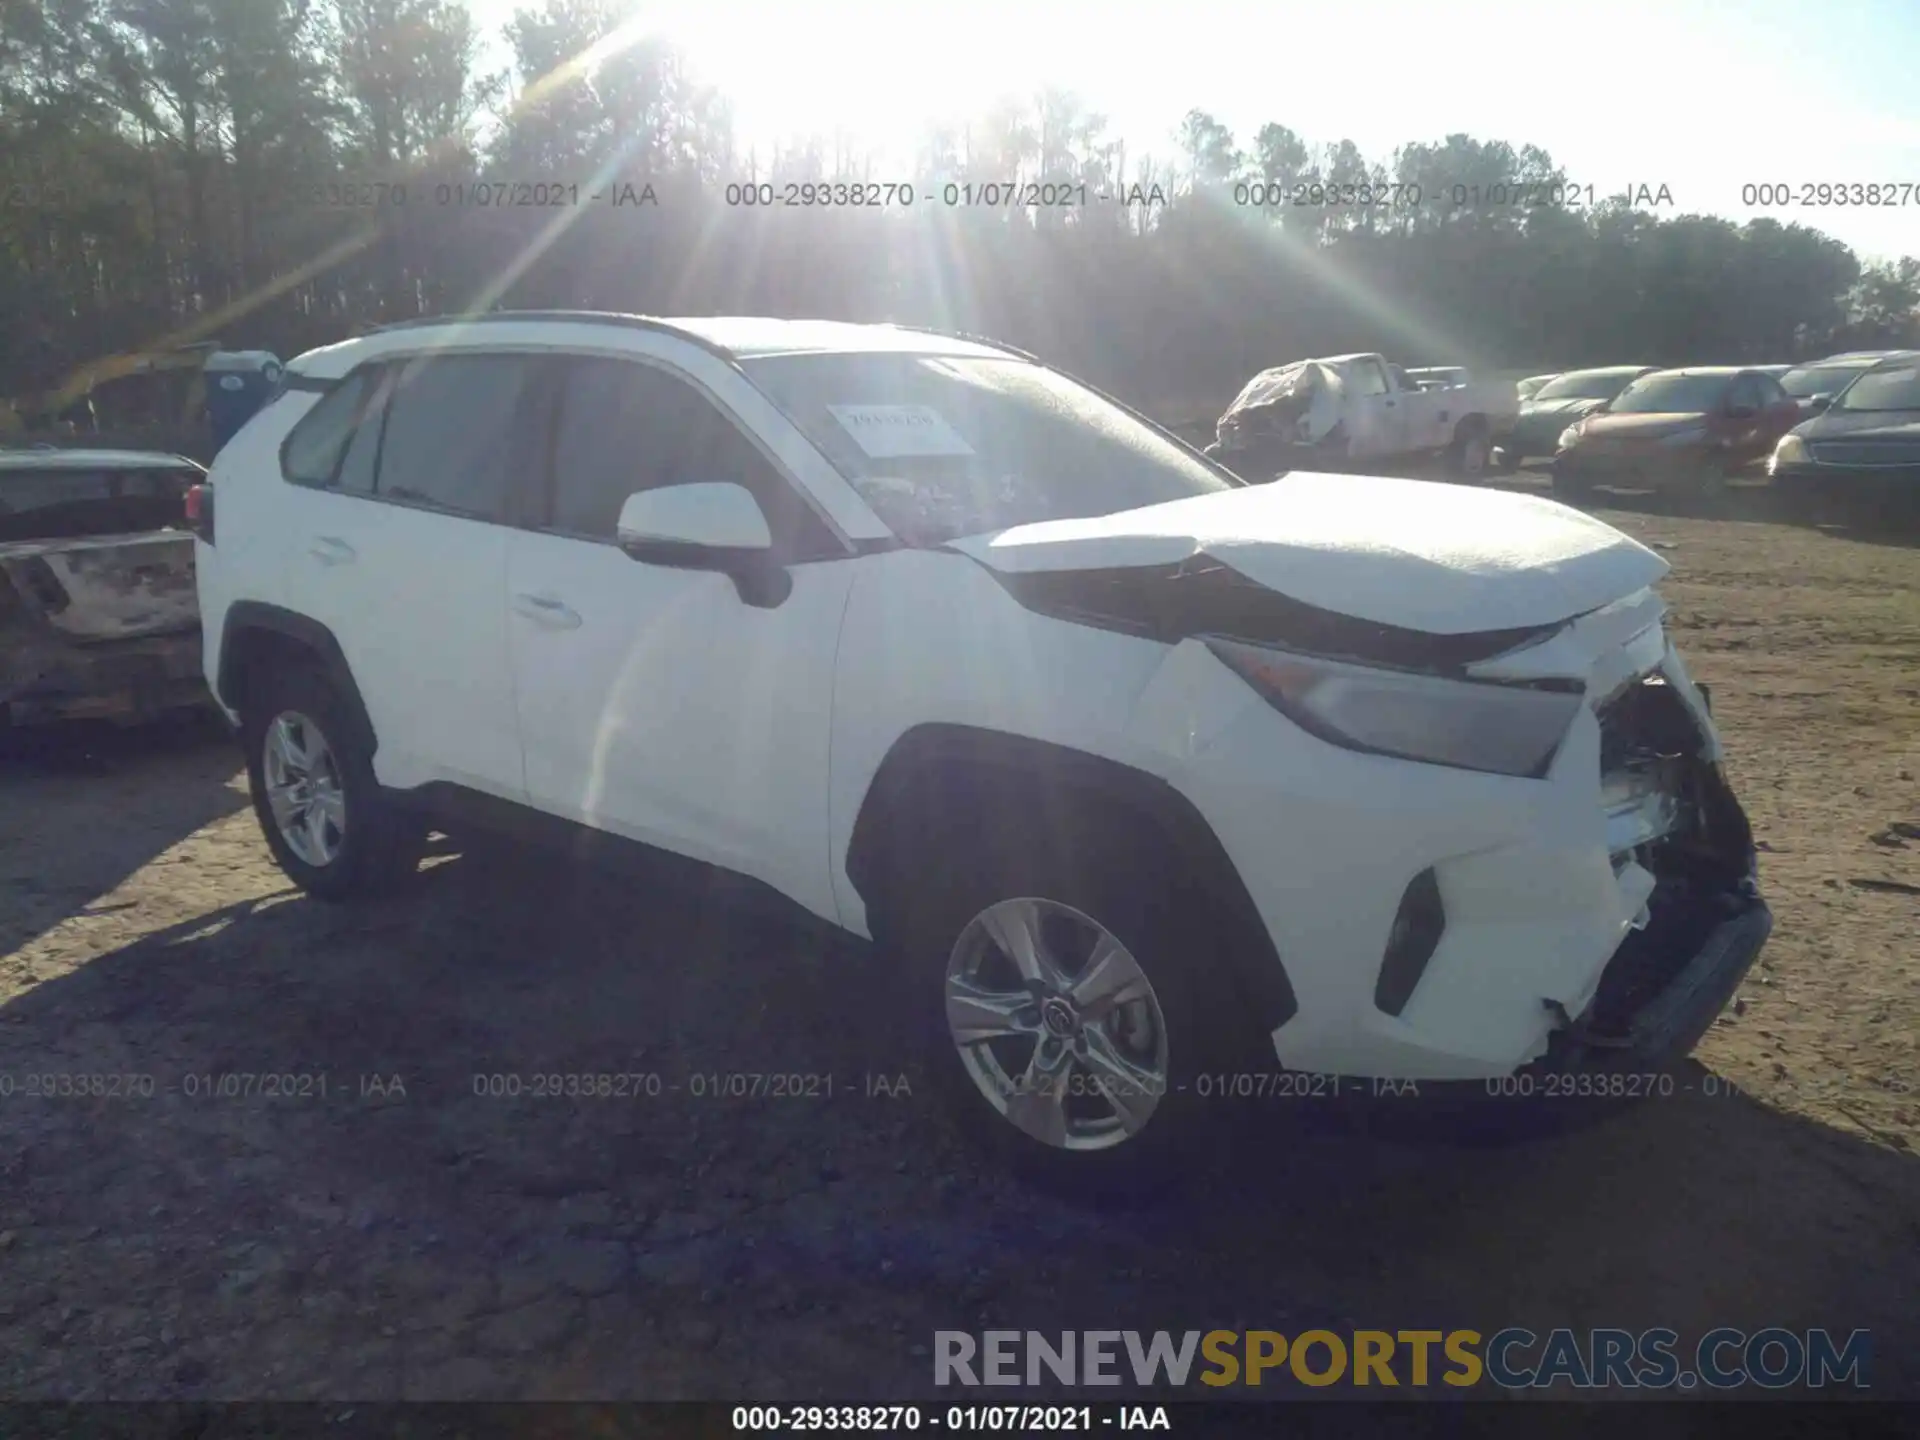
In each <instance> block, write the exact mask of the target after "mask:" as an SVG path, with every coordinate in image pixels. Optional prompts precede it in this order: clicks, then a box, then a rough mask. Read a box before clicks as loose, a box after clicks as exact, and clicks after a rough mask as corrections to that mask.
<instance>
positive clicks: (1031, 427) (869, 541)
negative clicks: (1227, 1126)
mask: <svg viewBox="0 0 1920 1440" xmlns="http://www.w3.org/2000/svg"><path fill="white" fill-rule="evenodd" d="M1368 358H1370V359H1372V360H1373V361H1374V362H1375V363H1378V357H1368ZM289 368H290V370H291V371H292V372H293V375H294V380H293V383H292V384H291V385H290V387H289V389H288V390H287V391H286V393H285V394H284V395H283V396H282V398H281V399H280V400H278V401H276V402H275V403H274V404H273V405H270V406H269V407H268V408H267V409H266V410H264V411H262V412H261V414H260V415H259V416H258V417H256V418H255V419H254V421H253V422H251V423H250V424H249V425H248V426H247V427H246V429H244V430H243V431H241V432H240V434H239V435H238V436H237V437H236V438H235V439H234V440H233V441H232V442H230V443H229V444H228V445H227V447H226V448H225V449H224V450H222V451H221V452H220V455H219V457H218V459H217V461H216V462H215V465H214V470H213V476H212V479H211V481H210V488H211V489H212V490H213V491H215V492H216V493H217V497H218V501H219V506H218V512H217V514H215V513H214V512H213V511H212V510H211V509H207V508H205V507H203V508H202V511H201V516H202V530H201V534H200V539H199V541H198V547H199V555H200V566H199V584H200V593H201V597H202V603H203V606H204V611H205V616H206V625H205V638H206V674H207V678H208V680H209V682H210V683H211V685H212V686H213V688H214V690H215V692H216V693H217V694H218V696H219V697H220V700H221V703H222V704H223V705H224V706H226V707H227V709H228V710H229V712H230V714H231V715H232V716H233V718H235V719H236V720H237V721H238V723H239V726H240V733H241V735H242V738H243V741H244V744H245V747H246V756H247V766H248V773H249V783H250V786H251V789H252V792H253V796H254V808H255V812H256V814H257V816H258V818H259V821H260V824H261V827H262V831H263V833H264V836H265V838H266V841H267V844H268V845H269V847H270V848H271V849H272V852H273V855H274V857H275V859H276V860H277V861H278V862H279V864H280V866H281V867H282V868H283V869H284V870H285V871H286V873H287V875H288V876H289V877H290V878H291V879H292V880H293V881H294V882H295V883H296V884H297V885H299V886H300V887H301V888H302V889H304V890H306V891H308V892H309V893H311V894H313V895H315V896H318V897H320V898H323V899H326V900H331V901H347V900H355V899H360V898H363V897H367V896H371V895H375V894H379V893H381V892H382V891H384V890H390V889H392V888H393V887H395V886H396V885H399V884H402V883H403V882H405V881H406V880H407V879H408V878H409V877H410V876H412V875H413V874H414V873H415V872H416V871H417V869H418V862H419V857H420V853H421V845H422V843H423V841H424V838H425V836H426V834H427V832H428V830H429V829H430V828H437V823H446V822H444V821H442V820H441V817H444V816H448V815H451V816H455V817H463V818H464V819H465V821H466V822H467V823H469V824H474V823H486V822H487V821H488V820H489V819H490V820H492V821H493V822H496V823H498V824H501V825H504V826H506V827H507V828H509V829H510V830H513V831H516V832H518V833H520V834H523V835H536V836H537V835H541V834H543V833H544V834H546V835H548V836H549V837H550V838H552V839H554V840H556V841H559V842H561V843H562V844H563V845H565V846H566V847H567V850H568V853H570V854H573V855H580V856H584V855H598V856H601V857H606V858H611V857H614V856H618V855H620V854H623V853H639V854H643V855H649V854H650V855H651V857H652V858H653V861H654V863H655V866H656V867H657V866H658V863H659V856H660V852H663V851H664V852H666V853H667V854H668V855H672V856H678V857H680V860H681V861H682V862H683V866H676V867H674V869H676V870H682V873H684V874H685V875H686V877H687V879H689V880H697V882H698V883H700V885H701V888H703V889H705V888H708V887H709V886H711V885H712V884H714V882H715V881H716V880H720V879H724V877H725V876H726V875H731V876H732V877H733V879H735V880H738V881H741V882H742V888H750V889H751V890H752V891H753V892H754V893H758V894H765V893H766V892H767V891H768V890H771V891H772V892H775V893H777V894H779V895H781V896H784V897H785V898H786V900H787V901H788V902H790V905H791V906H792V907H794V910H793V912H792V913H794V914H796V915H798V914H803V913H804V914H810V915H812V916H813V917H815V918H816V919H817V920H818V921H824V922H826V923H828V924H832V925H837V926H839V927H841V928H843V929H845V930H847V931H850V932H852V933H853V934H854V935H856V936H860V937H863V938H864V937H871V938H872V939H874V940H875V941H877V942H878V945H879V948H880V958H881V959H882V960H883V961H884V963H883V964H881V965H878V966H876V967H873V968H872V969H869V968H868V967H865V966H862V967H860V968H859V969H858V970H857V971H855V970H848V971H847V973H846V975H845V977H844V981H843V983H845V984H848V985H858V986H859V987H860V988H859V989H858V992H857V999H856V1002H855V1003H858V1004H860V1005H862V1006H865V1007H869V1008H872V1009H874V1010H876V1011H878V1012H879V1013H881V1014H883V1015H884V1016H885V1017H886V1020H887V1022H888V1023H889V1024H890V1025H891V1027H892V1028H893V1030H894V1031H895V1032H896V1033H897V1034H898V1036H899V1038H900V1043H901V1044H902V1046H903V1047H911V1049H912V1050H913V1051H914V1052H915V1054H916V1056H917V1058H918V1059H919V1060H921V1061H922V1062H923V1063H924V1065H925V1073H926V1075H927V1077H928V1079H929V1080H930V1081H931V1082H932V1084H933V1085H935V1086H937V1087H939V1089H940V1091H941V1092H942V1093H943V1094H944V1095H946V1096H947V1097H948V1099H949V1101H950V1103H951V1104H952V1105H953V1107H954V1113H955V1116H956V1118H957V1119H958V1120H959V1121H960V1123H961V1124H963V1125H965V1126H966V1127H968V1128H969V1129H970V1130H972V1131H973V1132H974V1133H975V1134H976V1135H977V1136H979V1137H981V1138H983V1139H984V1140H986V1141H987V1142H988V1143H990V1144H992V1145H994V1146H996V1147H998V1149H999V1150H1000V1152H1001V1153H1002V1154H1003V1155H1005V1156H1006V1157H1008V1158H1009V1159H1011V1160H1012V1161H1013V1162H1014V1163H1015V1164H1018V1165H1021V1166H1023V1167H1037V1168H1038V1169H1039V1170H1040V1171H1041V1172H1042V1173H1044V1174H1047V1175H1049V1176H1051V1177H1053V1178H1056V1179H1059V1180H1062V1181H1064V1182H1066V1183H1068V1184H1070V1185H1073V1186H1075V1187H1084V1189H1086V1190H1088V1191H1091V1192H1093V1193H1096V1194H1098V1193H1102V1192H1104V1191H1106V1190H1108V1188H1109V1187H1112V1186H1117V1185H1118V1186H1130V1185H1131V1184H1132V1183H1133V1182H1135V1181H1141V1182H1144V1183H1145V1184H1146V1185H1148V1186H1149V1187H1150V1186H1152V1185H1153V1184H1154V1183H1156V1181H1160V1180H1166V1179H1171V1178H1174V1177H1175V1176H1177V1175H1178V1174H1180V1173H1181V1171H1182V1169H1183V1167H1184V1166H1185V1164H1186V1163H1187V1162H1188V1159H1189V1158H1190V1157H1191V1156H1193V1155H1194V1154H1195V1153H1200V1154H1204V1153H1205V1149H1204V1146H1203V1144H1201V1143H1197V1142H1203V1141H1205V1140H1207V1139H1208V1138H1209V1136H1208V1132H1209V1130H1210V1129H1211V1127H1212V1125H1213V1124H1214V1122H1215V1121H1216V1120H1217V1119H1218V1118H1219V1117H1220V1116H1221V1114H1222V1107H1221V1106H1220V1104H1219V1103H1218V1101H1217V1100H1211V1101H1210V1100H1208V1099H1207V1098H1206V1097H1207V1095H1208V1090H1207V1089H1206V1082H1205V1079H1204V1077H1206V1076H1209V1075H1214V1074H1218V1073H1234V1072H1236V1071H1242V1070H1252V1069H1256V1068H1258V1069H1261V1070H1262V1071H1263V1072H1264V1071H1265V1070H1271V1069H1274V1068H1275V1067H1282V1068H1284V1069H1286V1070H1289V1071H1295V1072H1301V1073H1311V1074H1316V1075H1321V1076H1327V1075H1346V1076H1374V1077H1392V1078H1397V1079H1413V1080H1421V1081H1425V1080H1433V1081H1447V1080H1452V1081H1461V1082H1466V1083H1465V1084H1464V1086H1462V1087H1460V1089H1458V1090H1456V1091H1455V1092H1454V1093H1455V1094H1456V1095H1460V1096H1462V1098H1467V1099H1472V1098H1474V1097H1476V1096H1485V1095H1487V1094H1488V1093H1489V1092H1490V1091H1491V1090H1494V1089H1495V1088H1496V1087H1490V1086H1489V1085H1488V1084H1487V1083H1486V1082H1487V1081H1488V1080H1489V1079H1494V1080H1499V1079H1503V1078H1506V1077H1511V1076H1513V1075H1514V1074H1515V1073H1516V1072H1517V1071H1521V1070H1522V1068H1523V1067H1524V1073H1525V1075H1526V1077H1527V1079H1526V1084H1527V1086H1528V1088H1529V1089H1531V1087H1532V1086H1533V1084H1534V1083H1536V1080H1538V1077H1540V1076H1542V1075H1563V1076H1565V1075H1575V1076H1577V1075H1578V1074H1581V1073H1586V1072H1602V1073H1601V1074H1600V1075H1599V1076H1597V1077H1596V1076H1593V1075H1589V1077H1588V1080H1587V1083H1586V1084H1585V1085H1581V1086H1579V1088H1577V1089H1576V1083H1577V1082H1576V1080H1573V1079H1569V1080H1568V1082H1567V1093H1569V1094H1574V1093H1579V1094H1596V1095H1603V1096H1604V1095H1618V1094H1623V1093H1632V1092H1630V1091H1623V1090H1622V1089H1621V1080H1620V1077H1624V1076H1645V1075H1646V1074H1648V1073H1651V1072H1654V1071H1657V1070H1661V1069H1663V1068H1665V1067H1666V1066H1668V1065H1670V1064H1673V1063H1675V1062H1677V1061H1678V1059H1679V1058H1680V1057H1682V1056H1684V1055H1685V1054H1686V1053H1687V1052H1688V1051H1689V1050H1691V1049H1692V1048H1693V1046H1694V1044H1695V1043H1696V1042H1697V1041H1698V1040H1699V1039H1700V1037H1701V1036H1702V1034H1704V1033H1705V1031H1706V1030H1707V1028H1708V1026H1709V1025H1710V1024H1711V1023H1712V1021H1713V1018H1714V1016H1715V1014H1716V1013H1717V1012H1718V1011H1719V1010H1720V1008H1721V1006H1722V1005H1723V1004H1725V1002H1726V1001H1727V999H1728V998H1729V997H1730V996H1731V995H1732V993H1733V991H1734V990H1735V988H1736V987H1737V986H1738V985H1739V983H1740V981H1741V978H1742V977H1743V976H1744V974H1745V973H1746V972H1747V970H1748V968H1749V967H1750V966H1751V965H1752V963H1753V960H1754V957H1755V956H1756V954H1757V953H1758V952H1759V950H1760V948H1761V946H1762V945H1763V943H1764V942H1765V940H1766V938H1767V933H1768V929H1769V926H1770V924H1771V920H1770V916H1769V914H1768V911H1767V907H1766V905H1765V903H1764V901H1763V900H1762V899H1761V898H1760V894H1759V890H1758V888H1757V883H1756V879H1755V873H1754V858H1755V857H1754V845H1753V837H1752V832H1751V829H1750V828H1749V826H1748V822H1747V820H1746V817H1745V816H1744V814H1743V813H1742V811H1741V808H1740V804H1739V802H1738V800H1737V799H1736V798H1735V796H1734V794H1733V792H1732V791H1731V789H1730V788H1729V787H1728V783H1727V779H1726V775H1725V772H1724V770H1723V768H1722V766H1721V763H1720V759H1721V746H1720V741H1719V738H1718V735H1717V733H1716V730H1715V727H1714V723H1713V719H1712V716H1711V715H1710V714H1709V713H1708V709H1707V705H1706V703H1705V700H1704V698H1703V696H1702V694H1701V692H1700V691H1699V690H1698V688H1697V687H1696V686H1695V685H1694V683H1693V681H1692V680H1691V679H1690V678H1689V676H1688V672H1687V669H1686V666H1685V663H1684V661H1683V660H1682V658H1681V657H1680V655H1679V654H1678V652H1677V651H1676V649H1675V647H1674V645H1673V642H1672V640H1671V638H1670V637H1669V635H1668V633H1667V630H1666V628H1665V626H1664V625H1663V623H1662V617H1663V615H1664V614H1665V610H1666V607H1665V604H1664V603H1663V601H1662V600H1661V599H1660V597H1659V595H1658V594H1657V593H1656V591H1655V590H1654V589H1653V588H1652V587H1653V586H1654V585H1655V584H1656V583H1657V582H1658V581H1659V580H1660V578H1661V577H1662V576H1663V575H1664V574H1665V573H1666V571H1667V564H1666V562H1665V561H1664V560H1662V559H1661V557H1660V556H1659V555H1657V554H1655V553H1654V552H1653V551H1651V550H1649V549H1647V548H1646V547H1645V546H1643V545H1640V544H1639V543H1637V542H1636V541H1634V540H1632V539H1630V538H1629V537H1628V536H1626V535H1624V534H1622V533H1621V532H1619V531H1618V530H1615V529H1613V528H1612V527H1611V526H1608V525H1605V524H1602V523H1601V522H1599V521H1597V520H1594V519H1592V518H1591V517H1589V516H1586V515H1582V514H1579V513H1577V512H1575V511H1573V510H1570V509H1569V508H1567V507H1566V506H1563V505H1555V504H1552V503H1551V502H1548V501H1545V500H1542V499H1540V498H1538V497H1535V496H1523V495H1509V494H1502V493H1499V492H1497V491H1491V490H1473V491H1461V490H1457V489H1453V488H1450V487H1447V486H1442V485H1436V484H1426V483H1422V482H1419V481H1411V480H1393V479H1383V478H1380V477H1376V476H1367V475H1319V474H1304V473H1302V474H1295V475H1288V476H1285V477H1282V478H1281V479H1279V480H1277V481H1275V482H1274V483H1272V484H1268V485H1249V484H1245V483H1242V482H1239V481H1237V480H1236V479H1235V478H1234V477H1233V476H1231V475H1230V474H1228V473H1226V472H1225V471H1223V470H1222V469H1220V468H1219V467H1218V466H1215V465H1211V464H1207V463H1204V462H1203V461H1202V460H1201V459H1200V458H1199V457H1198V456H1196V455H1194V454H1193V453H1192V452H1191V451H1190V450H1189V449H1187V447H1185V446H1183V445H1180V444H1178V443H1176V442H1174V441H1173V440H1172V439H1171V438H1169V437H1168V436H1167V435H1166V434H1165V433H1163V432H1161V431H1159V430H1156V429H1155V428H1154V427H1152V426H1151V425H1149V424H1147V423H1146V422H1144V421H1143V420H1141V419H1140V418H1139V417H1138V416H1136V415H1134V414H1132V413H1131V412H1129V411H1127V410H1125V409H1123V408H1121V407H1120V406H1118V405H1116V404H1114V403H1113V402H1111V401H1108V400H1106V399H1104V398H1103V397H1101V396H1099V395H1097V394H1095V393H1093V392H1091V391H1089V390H1088V389H1086V388H1085V387H1084V386H1082V385H1079V384H1078V383H1076V382H1074V381H1073V380H1070V379H1068V378H1067V377H1066V376H1064V375H1061V374H1060V373H1058V372H1057V371H1054V370H1051V369H1048V368H1047V367H1046V366H1044V365H1041V364H1039V363H1038V362H1036V361H1034V360H1032V359H1031V358H1030V357H1027V356H1023V355H1019V354H1016V353H1013V352H1009V351H1005V350H1002V349H999V348H998V347H996V346H993V345H989V344H987V343H984V342H980V341H974V340H968V339H963V338H960V337H956V336H946V335H937V334H932V333H927V332H922V331H915V330H907V329H903V328H896V327H893V326H884V325H846V324H836V323H832V322H825V321H794V320H760V319H711V318H709V319H697V320H678V321H667V320H647V319H642V318H640V317H637V316H610V315H607V316H582V315H579V314H562V315H552V314H548V315H540V314H512V313H497V314H489V315H486V316H484V317H481V318H479V319H477V320H468V321H465V322H464V323H463V322H458V321H450V322H440V323H420V324H417V325H412V326H402V327H396V328H392V329H388V330H383V331H381V332H379V333H377V334H375V335H370V336H367V337H364V338H362V339H357V340H350V341H346V342H344V343H342V344H338V345H333V346H329V347H327V348H326V349H323V350H318V351H314V352H310V353H309V354H306V355H303V356H301V357H299V358H298V359H296V360H295V361H293V362H292V365H291V366H290V367H289ZM1382 378H1383V379H1384V370H1383V374H1382ZM1446 393H1447V392H1442V397H1441V398H1443V397H1444V395H1445V394H1446ZM622 842H628V843H625V844H623V843H622ZM633 842H637V844H638V845H639V846H640V847H642V848H641V849H639V850H638V851H637V852H636V851H635V850H634V844H633ZM685 862H697V865H698V866H699V867H704V868H693V867H690V866H685ZM683 867H685V868H683ZM655 873H656V874H657V873H659V871H658V869H657V868H656V869H655ZM749 881H750V882H752V883H751V884H750V885H749V884H747V882H749ZM736 893H737V892H736ZM869 977H871V984H869ZM903 1058H904V1057H903ZM1608 1077H1612V1078H1611V1080H1609V1078H1608ZM1539 1083H1541V1084H1542V1085H1543V1086H1544V1085H1545V1084H1546V1083H1547V1082H1545V1081H1544V1080H1541V1081H1539ZM1483 1103H1488V1104H1500V1103H1502V1102H1501V1101H1499V1100H1498V1099H1495V1100H1491V1101H1484V1102H1483Z"/></svg>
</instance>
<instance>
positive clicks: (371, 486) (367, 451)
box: [333, 367, 394, 495]
mask: <svg viewBox="0 0 1920 1440" xmlns="http://www.w3.org/2000/svg"><path fill="white" fill-rule="evenodd" d="M393 381H394V372H393V371H392V370H390V369H387V368H385V367H375V368H373V369H370V370H369V371H368V372H367V385H366V389H365V391H364V392H363V393H362V396H361V401H362V403H361V405H360V410H359V416H360V423H359V424H358V425H356V426H355V427H354V431H353V436H352V438H351V439H350V440H349V441H348V443H347V453H346V454H345V455H344V456H342V457H341V460H340V468H339V470H338V472H337V473H336V474H335V476H334V482H333V483H334V486H335V488H337V489H340V490H344V491H346V492H348V493H349V494H353V495H371V494H373V492H374V490H375V488H376V483H375V482H376V469H377V466H378V463H379V459H380V436H381V432H382V429H383V428H384V426H385V424H386V417H387V402H388V401H390V400H391V399H392V398H393Z"/></svg>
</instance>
